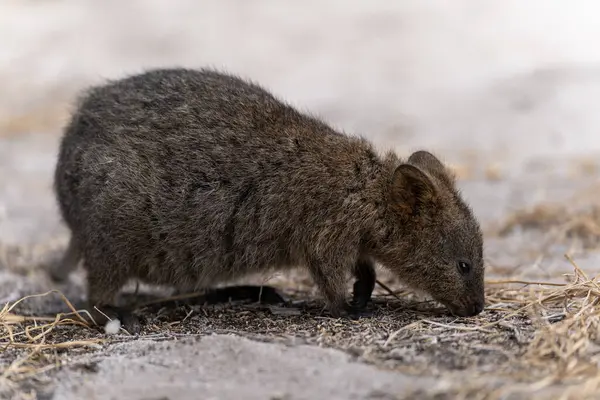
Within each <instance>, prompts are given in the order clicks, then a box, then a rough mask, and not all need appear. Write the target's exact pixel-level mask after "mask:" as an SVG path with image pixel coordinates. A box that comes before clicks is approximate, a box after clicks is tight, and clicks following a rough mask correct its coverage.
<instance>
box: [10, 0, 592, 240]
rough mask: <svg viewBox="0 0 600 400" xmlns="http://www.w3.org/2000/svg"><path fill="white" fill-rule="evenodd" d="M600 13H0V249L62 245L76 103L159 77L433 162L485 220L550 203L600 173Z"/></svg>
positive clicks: (454, 7)
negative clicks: (225, 80)
mask: <svg viewBox="0 0 600 400" xmlns="http://www.w3.org/2000/svg"><path fill="white" fill-rule="evenodd" d="M599 12H600V3H598V2H597V1H594V0H589V1H585V0H574V1H570V2H566V1H564V0H562V1H561V0H528V1H526V2H524V1H519V0H504V1H489V0H453V1H451V2H450V1H441V0H405V1H401V2H392V1H389V0H378V1H374V0H371V1H368V2H367V1H357V0H319V1H316V0H304V1H302V2H299V1H298V2H291V1H287V2H284V1H281V0H254V1H249V0H238V1H236V0H202V1H200V0H177V1H172V0H127V1H117V0H103V1H92V0H19V1H17V0H3V1H2V3H1V5H0V240H2V241H4V242H16V241H32V240H34V239H35V238H37V237H38V236H39V235H46V236H53V235H54V234H55V233H57V232H59V231H60V229H61V228H60V227H59V226H58V223H57V213H56V210H55V207H54V202H53V199H52V197H51V192H50V184H51V174H52V169H53V168H54V162H55V153H56V146H57V143H58V142H57V141H58V138H59V134H60V130H61V127H62V126H63V125H64V123H65V122H66V119H67V118H68V112H69V110H70V106H71V104H72V102H73V99H74V96H75V95H76V94H77V92H78V91H79V90H80V89H81V88H83V87H85V86H88V85H90V84H94V83H98V82H102V81H103V80H105V79H108V78H118V77H122V76H124V75H126V74H132V73H137V72H141V71H142V70H144V69H148V68H151V67H161V66H162V67H170V66H187V67H202V66H212V67H215V68H219V69H223V70H227V71H230V72H234V73H236V74H240V75H242V76H245V77H248V78H251V79H253V80H256V81H258V82H260V83H261V84H262V85H263V86H265V87H267V88H268V89H270V90H271V91H273V92H274V93H275V94H277V95H278V96H280V97H283V98H285V99H286V100H287V101H289V102H291V103H292V104H294V105H296V106H297V107H299V108H301V109H304V110H309V111H311V112H312V113H315V114H318V115H320V116H321V117H322V118H324V119H325V120H326V121H328V122H330V123H331V124H333V125H334V126H336V127H337V128H339V129H341V130H344V131H346V132H349V133H357V134H361V135H365V136H367V137H369V138H371V139H372V140H373V141H374V142H375V143H376V144H377V146H378V147H380V148H381V149H382V150H385V149H388V148H392V149H396V150H397V151H399V152H400V153H402V154H406V153H408V152H409V151H411V150H414V149H416V148H422V147H425V148H429V149H431V150H434V151H436V152H438V153H439V154H440V156H441V157H442V158H444V159H445V160H446V161H448V162H449V163H452V164H453V165H454V166H455V167H456V168H457V171H458V173H459V176H460V177H461V178H463V180H464V182H465V183H464V187H465V188H466V190H467V191H468V194H469V199H470V201H471V202H472V203H473V204H474V205H475V208H476V211H477V212H478V213H479V214H480V215H481V216H482V218H483V219H486V218H489V219H493V218H496V217H498V215H500V214H501V213H502V210H504V209H505V208H506V207H509V206H512V205H511V204H512V203H515V202H517V203H518V202H519V201H517V200H514V199H515V198H526V199H527V200H528V201H532V202H535V201H540V200H543V199H546V198H549V197H553V196H555V194H553V192H552V190H553V189H551V188H550V189H548V184H546V183H544V184H540V183H539V182H541V181H543V180H544V179H546V181H544V182H556V179H558V178H556V176H563V178H561V179H563V180H564V184H567V185H568V184H569V182H572V181H573V179H571V178H572V177H573V175H572V170H573V168H572V165H576V168H575V169H576V170H577V171H580V172H581V171H583V172H586V171H587V172H586V173H588V175H590V174H589V173H590V171H592V172H594V171H595V170H596V159H598V157H597V154H598V152H600V136H599V135H598V129H599V128H600V112H598V105H599V104H600V46H598V45H597V43H598V39H600V23H598V15H599ZM563 159H569V160H575V161H569V162H567V161H564V162H563V161H561V160H563ZM573 162H575V164H573ZM569 165H570V166H571V167H568V168H567V167H565V168H562V166H569ZM561 168H562V169H561ZM528 171H530V172H531V171H537V172H536V174H537V175H532V177H531V178H528V179H525V178H523V177H524V176H525V175H526V173H528ZM540 171H542V172H543V173H540ZM561 171H562V172H561ZM564 171H567V173H566V175H565V172H564ZM569 171H571V172H569ZM583 172H582V173H583ZM531 173H533V172H531ZM561 174H563V175H561ZM569 174H571V175H569ZM542 176H543V177H545V178H543V177H542ZM591 176H592V178H591V179H596V178H595V175H593V173H592V174H591ZM511 179H512V181H511ZM499 180H506V182H512V183H497V182H496V183H490V182H491V181H499ZM515 182H516V183H515ZM515 185H516V186H515ZM519 185H521V186H519ZM517 186H518V187H521V189H515V187H517ZM542 186H543V190H542V189H539V188H541V187H542ZM554 186H556V187H558V186H560V185H558V186H557V185H556V184H555V185H554ZM531 187H534V188H537V189H539V190H537V189H536V190H529V189H530V188H531ZM561 187H562V186H561ZM523 188H526V189H523ZM556 190H557V193H558V192H560V193H562V192H561V191H560V190H558V189H556ZM562 190H563V191H564V189H562ZM519 193H520V197H519V195H518V194H519ZM524 193H526V195H524ZM511 196H512V197H511ZM515 196H516V197H515ZM497 198H502V199H503V200H502V201H500V200H498V201H497V202H496V203H494V201H496V200H495V199H497ZM511 199H513V200H511ZM41 225H43V227H41Z"/></svg>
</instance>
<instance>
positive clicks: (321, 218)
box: [52, 69, 484, 315]
mask: <svg viewBox="0 0 600 400" xmlns="http://www.w3.org/2000/svg"><path fill="white" fill-rule="evenodd" d="M55 190H56V195H57V199H58V203H59V205H60V210H61V213H62V216H63V218H64V220H65V222H66V224H67V225H68V227H69V228H70V229H71V231H72V239H71V244H70V246H69V249H68V251H67V252H66V255H65V258H64V261H63V262H62V263H61V265H60V266H58V268H56V269H55V270H54V271H53V272H52V273H53V276H54V277H55V278H57V279H58V280H60V279H65V278H66V277H67V275H68V273H69V272H70V271H71V270H72V269H73V268H75V266H76V265H77V262H78V261H79V259H80V258H81V257H83V259H84V265H85V268H86V270H87V273H88V286H89V288H88V289H89V293H88V297H89V301H90V303H91V305H108V304H112V303H113V300H114V297H115V295H116V294H117V293H118V291H119V289H120V288H121V287H122V286H123V285H124V284H125V283H126V282H127V281H128V280H129V279H140V280H142V281H145V282H148V283H153V284H167V285H172V286H174V287H176V288H178V289H180V290H197V289H202V288H207V287H210V286H212V285H214V284H216V283H219V282H225V281H228V280H231V279H234V278H236V279H237V278H240V277H243V276H244V275H245V274H248V273H253V272H265V271H266V270H269V269H286V268H291V267H295V266H304V267H306V268H308V270H309V271H310V273H311V275H312V277H313V278H314V280H315V282H316V284H317V285H318V287H319V288H320V290H321V292H322V294H323V295H324V297H325V300H326V303H327V305H328V307H329V309H330V311H331V313H332V314H333V315H340V314H341V313H342V312H343V310H344V309H345V304H346V303H345V301H346V283H347V279H348V277H349V275H350V274H354V276H356V277H357V278H358V279H359V281H360V280H361V279H363V280H364V285H363V286H365V287H363V288H362V289H361V288H360V287H359V289H361V290H363V291H364V292H365V293H366V294H364V295H365V296H368V297H370V295H371V291H372V289H373V284H374V280H375V273H374V270H373V263H374V262H379V263H381V264H382V265H383V266H385V267H387V268H389V269H391V270H392V271H393V272H395V273H396V274H397V275H398V277H400V278H401V279H402V280H403V281H404V282H406V283H407V284H408V285H410V286H412V287H414V288H416V289H419V290H422V291H425V292H427V293H429V294H430V295H432V296H433V297H434V298H435V299H437V300H439V301H440V302H442V303H444V304H445V305H447V306H448V307H449V308H450V310H451V311H452V312H454V313H455V314H458V315H474V314H477V313H479V312H480V311H481V309H482V308H483V302H484V293H483V275H484V269H483V260H482V237H481V232H480V229H479V225H478V223H477V221H476V219H475V217H474V216H473V214H472V212H471V210H470V209H469V207H468V206H467V205H466V204H465V203H464V201H463V200H462V199H461V196H460V195H459V193H458V192H457V190H456V188H455V185H454V179H453V177H452V176H451V175H450V174H449V172H448V171H447V170H446V168H445V167H444V166H443V165H442V164H441V163H440V161H438V159H437V158H435V157H434V156H433V155H431V154H430V153H428V152H424V151H421V152H416V153H414V154H413V155H412V156H411V157H410V158H409V159H408V160H406V161H403V160H401V159H399V158H398V157H397V156H396V155H395V154H393V153H389V154H386V155H385V156H383V157H382V156H379V155H378V154H377V153H376V152H375V150H374V148H373V146H372V145H371V144H370V143H369V142H368V141H367V140H365V139H363V138H360V137H351V136H347V135H344V134H341V133H339V132H336V131H334V130H333V129H332V128H330V127H329V126H328V125H326V124H325V123H323V122H322V121H320V120H318V119H316V118H314V117H311V116H308V115H306V114H303V113H300V112H298V111H296V110H295V109H293V108H292V107H290V106H288V105H286V104H285V103H283V102H282V101H280V100H278V99H276V98H275V97H274V96H272V95H271V94H269V93H268V92H267V91H265V90H264V89H262V88H261V87H259V86H258V85H256V84H253V83H251V82H247V81H244V80H242V79H240V78H238V77H234V76H231V75H227V74H222V73H219V72H216V71H211V70H207V69H204V70H199V71H196V70H186V69H170V70H167V69H165V70H154V71H148V72H146V73H143V74H140V75H136V76H131V77H128V78H125V79H122V80H118V81H113V82H109V83H107V84H106V85H102V86H98V87H94V88H91V89H90V90H89V91H87V92H86V94H85V95H84V96H83V97H82V98H81V101H80V104H79V107H78V109H77V110H76V112H75V113H74V115H73V118H72V120H71V122H70V124H69V125H68V126H67V128H66V130H65V135H64V138H63V140H62V143H61V147H60V154H59V157H58V165H57V167H56V175H55ZM460 261H464V262H467V263H469V264H470V266H471V268H470V271H466V270H465V271H463V272H461V271H460V268H459V267H458V263H459V262H460ZM355 290H356V288H355ZM362 300H363V302H364V299H362Z"/></svg>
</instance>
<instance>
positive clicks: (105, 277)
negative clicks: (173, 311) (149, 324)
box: [86, 261, 141, 334]
mask: <svg viewBox="0 0 600 400" xmlns="http://www.w3.org/2000/svg"><path fill="white" fill-rule="evenodd" d="M86 264H87V265H86V267H87V268H86V269H87V271H88V276H87V283H88V308H89V311H90V313H91V314H92V317H93V318H94V320H95V321H96V323H97V324H98V325H100V326H104V325H106V324H107V323H108V322H109V321H110V320H114V319H118V320H119V321H120V322H121V326H122V327H123V328H124V329H125V330H127V331H128V332H130V333H132V334H136V333H139V332H140V330H141V324H140V321H139V319H138V318H137V317H136V316H135V315H133V313H132V311H131V309H130V308H126V307H120V306H118V305H117V302H116V299H117V296H118V294H119V291H120V290H121V288H122V287H123V286H124V285H125V284H126V283H127V280H128V277H127V276H126V275H125V274H123V273H121V271H119V270H117V269H115V266H111V265H105V264H104V263H101V262H97V261H95V262H94V261H92V263H89V262H88V261H86Z"/></svg>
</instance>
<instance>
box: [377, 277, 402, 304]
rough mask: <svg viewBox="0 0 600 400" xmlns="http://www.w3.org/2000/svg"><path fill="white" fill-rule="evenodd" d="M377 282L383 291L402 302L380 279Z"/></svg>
mask: <svg viewBox="0 0 600 400" xmlns="http://www.w3.org/2000/svg"><path fill="white" fill-rule="evenodd" d="M375 282H376V283H377V284H378V285H379V286H381V287H382V288H383V290H385V291H386V292H388V293H389V294H390V295H392V296H394V297H395V298H396V299H398V300H402V299H401V298H400V297H399V296H398V295H397V294H396V293H394V291H393V290H392V289H390V288H389V287H387V286H386V285H384V284H383V283H381V281H379V279H376V280H375Z"/></svg>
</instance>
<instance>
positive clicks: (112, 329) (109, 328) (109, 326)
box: [104, 319, 121, 335]
mask: <svg viewBox="0 0 600 400" xmlns="http://www.w3.org/2000/svg"><path fill="white" fill-rule="evenodd" d="M119 329H121V321H119V320H118V319H113V320H111V321H108V322H107V323H106V325H104V332H105V333H106V334H107V335H116V334H117V333H119Z"/></svg>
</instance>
